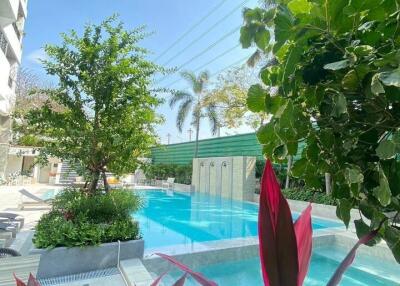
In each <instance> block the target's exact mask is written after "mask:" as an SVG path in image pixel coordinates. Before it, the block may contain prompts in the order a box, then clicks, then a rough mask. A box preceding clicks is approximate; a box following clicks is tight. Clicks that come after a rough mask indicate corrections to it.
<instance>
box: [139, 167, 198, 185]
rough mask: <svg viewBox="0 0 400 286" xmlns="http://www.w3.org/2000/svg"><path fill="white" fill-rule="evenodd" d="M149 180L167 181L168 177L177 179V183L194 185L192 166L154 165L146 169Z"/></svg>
mask: <svg viewBox="0 0 400 286" xmlns="http://www.w3.org/2000/svg"><path fill="white" fill-rule="evenodd" d="M145 175H146V178H147V179H157V180H166V179H167V178H168V177H171V178H175V183H179V184H187V185H190V184H191V183H192V165H177V164H154V165H148V166H147V167H146V168H145Z"/></svg>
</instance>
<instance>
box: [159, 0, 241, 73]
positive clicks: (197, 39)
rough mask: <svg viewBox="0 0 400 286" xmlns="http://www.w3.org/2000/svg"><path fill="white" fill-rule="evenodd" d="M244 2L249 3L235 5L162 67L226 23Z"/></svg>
mask: <svg viewBox="0 0 400 286" xmlns="http://www.w3.org/2000/svg"><path fill="white" fill-rule="evenodd" d="M246 2H249V0H245V1H243V2H242V3H240V4H239V5H237V6H236V7H235V8H233V9H232V10H231V11H229V13H228V14H226V15H225V16H223V17H222V18H221V19H219V20H218V21H217V22H215V23H214V24H213V25H211V27H210V28H208V29H207V30H206V31H205V32H203V33H202V34H201V35H200V36H198V37H197V38H196V39H194V40H193V41H191V42H190V43H189V44H188V45H186V46H185V47H184V48H182V49H181V50H180V51H178V52H177V53H175V54H174V55H173V56H172V57H170V58H169V59H168V60H167V61H166V62H165V63H163V66H166V65H167V64H169V63H170V62H172V61H173V60H174V59H175V58H176V57H178V56H179V55H181V54H183V53H184V52H185V51H186V50H187V49H188V48H190V47H192V46H193V45H194V44H196V43H197V42H198V41H200V40H201V39H202V38H204V36H206V35H207V34H208V33H210V32H211V31H212V30H214V29H215V28H216V27H218V25H220V24H221V23H223V22H224V21H226V19H228V18H229V16H231V15H232V14H233V13H235V12H236V10H238V9H239V8H241V7H242V6H243V5H244V4H246Z"/></svg>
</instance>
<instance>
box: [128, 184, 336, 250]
mask: <svg viewBox="0 0 400 286" xmlns="http://www.w3.org/2000/svg"><path fill="white" fill-rule="evenodd" d="M136 192H137V193H139V194H140V196H142V197H143V198H144V200H145V206H144V208H143V209H141V210H140V211H139V212H138V213H136V214H134V215H133V216H134V217H135V219H136V220H138V221H139V224H140V229H141V232H142V235H143V238H144V240H145V247H146V249H150V248H157V247H163V246H171V245H177V244H190V243H195V242H205V241H216V240H222V239H232V238H244V237H252V236H257V216H258V206H257V205H256V204H252V203H249V202H243V201H234V200H227V199H222V198H219V197H215V196H210V195H207V194H203V193H192V194H186V193H179V192H171V191H161V190H151V191H150V190H146V191H141V190H136ZM297 217H298V214H293V218H294V219H296V218H297ZM312 222H313V229H314V230H317V229H321V228H328V227H339V226H342V224H341V223H336V222H333V221H328V220H322V219H318V218H313V221H312Z"/></svg>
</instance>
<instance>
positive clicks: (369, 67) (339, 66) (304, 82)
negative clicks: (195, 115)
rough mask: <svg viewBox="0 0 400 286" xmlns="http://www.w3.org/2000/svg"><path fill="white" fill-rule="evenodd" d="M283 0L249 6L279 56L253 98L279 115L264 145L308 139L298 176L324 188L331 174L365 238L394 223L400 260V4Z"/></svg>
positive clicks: (342, 211) (343, 210) (247, 25)
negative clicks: (354, 210) (354, 211)
mask: <svg viewBox="0 0 400 286" xmlns="http://www.w3.org/2000/svg"><path fill="white" fill-rule="evenodd" d="M274 2H275V3H276V4H273V5H270V6H268V7H264V8H254V9H247V10H245V11H244V25H243V27H242V28H241V37H240V41H241V43H242V46H243V47H244V48H248V47H250V46H251V45H255V46H257V48H258V50H259V51H260V52H262V53H264V54H267V55H268V56H269V57H270V58H271V61H270V62H269V63H268V64H267V65H266V66H265V67H263V68H262V69H261V71H260V77H261V80H262V82H263V84H258V85H253V86H252V87H250V89H249V91H248V98H247V105H248V107H249V109H250V110H251V111H254V112H261V111H264V112H266V113H268V114H270V115H271V116H272V118H271V120H270V122H268V123H267V124H265V125H264V126H262V127H261V128H260V129H259V131H258V133H257V135H258V139H259V141H260V142H261V144H262V145H263V151H264V153H265V155H266V156H267V157H269V158H273V159H274V160H275V161H281V160H286V158H287V157H288V156H289V155H295V154H296V153H297V151H298V146H299V143H300V142H304V143H305V144H306V147H305V148H304V150H303V152H302V154H301V159H300V160H298V161H297V162H295V163H294V166H293V169H292V175H293V176H296V177H300V178H302V179H304V181H305V183H306V185H307V186H308V187H309V188H316V189H318V188H321V183H322V182H323V181H322V180H321V177H322V176H324V174H325V173H329V174H331V177H332V190H333V193H332V195H333V197H334V198H336V199H337V201H338V206H337V215H338V217H339V218H341V219H342V220H343V221H344V223H345V224H346V226H348V225H349V222H350V209H351V208H353V207H358V208H359V209H360V212H361V214H362V216H360V219H359V220H356V221H355V226H356V229H357V235H358V236H359V237H362V236H363V235H365V234H366V233H367V232H369V231H371V230H373V229H376V228H377V226H378V225H380V224H381V223H382V222H384V223H383V226H382V227H381V228H380V230H379V233H378V238H379V239H381V238H383V239H384V240H385V241H386V242H387V244H388V245H389V247H390V248H391V250H392V252H393V254H394V256H395V258H396V260H397V261H398V262H400V243H399V242H400V228H399V226H398V225H397V224H396V223H395V218H397V217H398V216H399V212H400V201H399V199H400V184H398V182H399V179H400V161H399V153H400V131H399V128H400V72H399V70H400V53H399V48H400V38H399V33H400V29H399V27H400V12H399V11H400V10H399V3H398V2H397V1H393V0H366V1H354V0H327V1H325V0H324V1H321V0H291V1H289V0H277V1H274ZM266 87H268V88H266ZM388 210H391V211H393V212H392V213H390V214H389V213H387V212H386V211H388ZM365 218H366V219H365ZM379 239H376V240H375V241H379Z"/></svg>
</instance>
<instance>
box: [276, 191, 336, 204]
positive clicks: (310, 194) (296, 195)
mask: <svg viewBox="0 0 400 286" xmlns="http://www.w3.org/2000/svg"><path fill="white" fill-rule="evenodd" d="M282 193H283V195H284V196H285V198H287V199H290V200H298V201H305V202H313V203H316V204H324V205H333V206H335V205H336V200H335V199H334V198H333V197H332V196H331V195H327V194H326V193H323V192H320V191H314V190H310V189H304V188H301V189H298V188H296V189H284V190H282Z"/></svg>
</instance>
